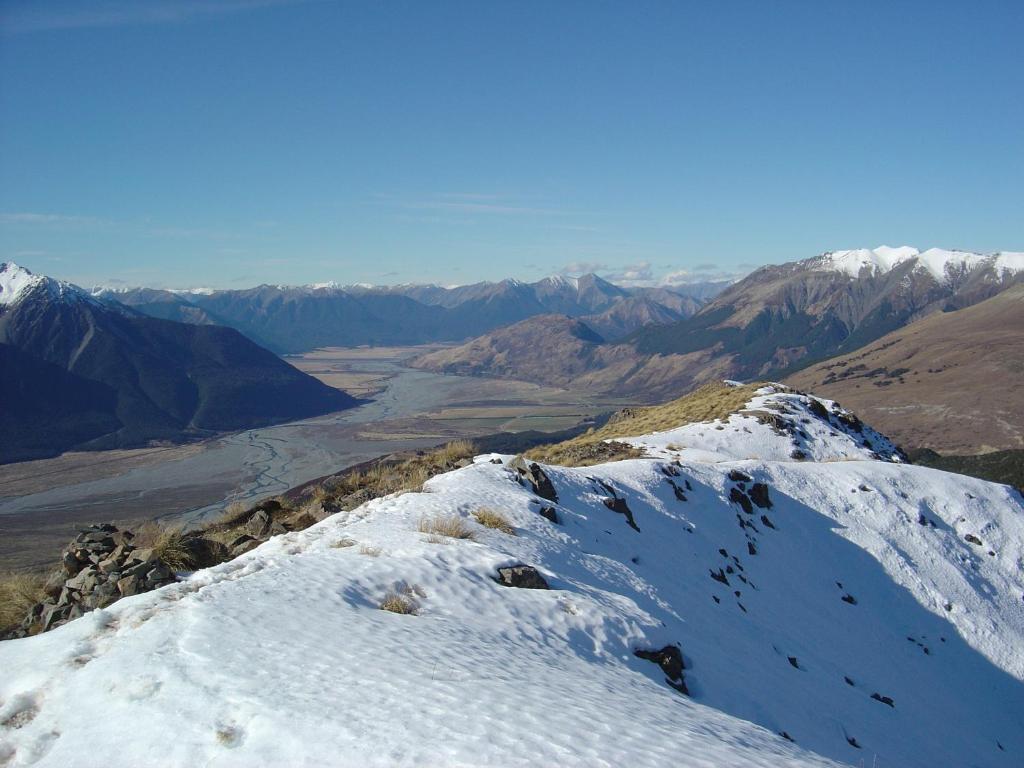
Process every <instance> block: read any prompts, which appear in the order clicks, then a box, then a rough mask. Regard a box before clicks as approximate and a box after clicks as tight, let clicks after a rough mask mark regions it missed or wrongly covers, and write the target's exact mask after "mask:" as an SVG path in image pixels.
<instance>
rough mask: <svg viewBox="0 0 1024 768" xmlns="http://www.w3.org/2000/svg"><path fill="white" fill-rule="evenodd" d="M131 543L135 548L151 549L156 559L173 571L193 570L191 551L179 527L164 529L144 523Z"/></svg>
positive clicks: (193, 563) (155, 524)
mask: <svg viewBox="0 0 1024 768" xmlns="http://www.w3.org/2000/svg"><path fill="white" fill-rule="evenodd" d="M133 543H134V544H135V546H136V547H137V548H143V547H145V548H152V550H153V554H154V555H156V558H157V559H158V560H160V561H161V562H162V563H163V564H164V565H166V566H167V567H168V568H170V569H171V570H173V571H191V570H194V569H195V566H196V564H195V562H194V561H193V556H192V551H191V550H190V549H189V547H188V545H187V544H186V540H185V535H184V531H183V529H182V528H180V527H166V526H163V525H160V524H159V523H156V522H151V523H146V524H145V525H143V526H142V527H140V528H139V532H138V533H137V534H136V536H135V540H134V542H133Z"/></svg>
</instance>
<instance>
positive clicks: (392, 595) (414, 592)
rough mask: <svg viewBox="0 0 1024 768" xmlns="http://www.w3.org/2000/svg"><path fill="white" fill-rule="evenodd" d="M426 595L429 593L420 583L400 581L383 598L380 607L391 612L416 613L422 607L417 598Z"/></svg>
mask: <svg viewBox="0 0 1024 768" xmlns="http://www.w3.org/2000/svg"><path fill="white" fill-rule="evenodd" d="M426 596H427V593H426V592H425V591H424V589H423V587H421V586H420V585H419V584H407V583H405V582H404V581H400V582H398V583H397V584H396V585H395V588H394V589H393V590H391V591H390V592H388V593H387V594H386V595H385V596H384V599H383V600H381V602H380V608H381V610H382V611H391V613H405V614H412V615H415V614H416V613H418V612H419V609H420V605H419V603H418V602H417V601H416V598H417V597H426Z"/></svg>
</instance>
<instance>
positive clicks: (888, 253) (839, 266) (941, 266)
mask: <svg viewBox="0 0 1024 768" xmlns="http://www.w3.org/2000/svg"><path fill="white" fill-rule="evenodd" d="M908 261H916V269H922V270H924V271H926V272H928V273H929V274H930V275H931V276H932V277H934V278H935V279H936V280H938V281H940V282H944V281H946V280H948V279H949V278H950V277H954V276H956V275H958V274H963V273H964V272H970V271H972V270H974V269H977V268H979V267H986V266H990V267H992V269H993V270H995V272H996V274H997V275H998V276H999V277H1004V276H1005V275H1006V274H1008V273H1010V274H1012V273H1014V272H1019V271H1024V253H1015V252H1010V251H1000V252H996V253H988V254H985V253H974V252H972V251H957V250H952V251H951V250H945V249H943V248H929V249H928V250H926V251H919V250H918V249H917V248H913V247H911V246H909V245H904V246H900V247H898V248H892V247H889V246H887V245H881V246H878V247H877V248H855V249H852V250H845V251H828V252H826V253H823V254H822V255H821V256H818V257H816V258H814V259H810V260H809V262H810V265H811V266H812V267H815V268H818V269H825V270H829V271H834V272H842V273H844V274H847V275H849V276H850V277H860V275H861V272H862V271H863V270H865V269H867V270H868V271H869V272H871V273H875V274H885V273H886V272H889V271H890V270H892V269H894V268H896V267H897V266H899V265H900V264H903V263H905V262H908Z"/></svg>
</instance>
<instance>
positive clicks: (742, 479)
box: [729, 469, 753, 483]
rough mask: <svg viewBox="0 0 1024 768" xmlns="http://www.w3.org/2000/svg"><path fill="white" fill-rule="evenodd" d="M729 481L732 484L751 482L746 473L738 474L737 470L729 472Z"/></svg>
mask: <svg viewBox="0 0 1024 768" xmlns="http://www.w3.org/2000/svg"><path fill="white" fill-rule="evenodd" d="M729 479H730V480H732V481H733V482H734V483H749V482H751V481H752V480H753V478H752V477H751V476H750V475H748V474H747V473H746V472H740V471H739V470H738V469H731V470H729Z"/></svg>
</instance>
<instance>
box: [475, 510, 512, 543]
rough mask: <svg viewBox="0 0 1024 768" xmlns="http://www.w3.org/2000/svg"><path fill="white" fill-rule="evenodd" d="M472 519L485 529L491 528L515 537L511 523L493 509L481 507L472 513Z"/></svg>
mask: <svg viewBox="0 0 1024 768" xmlns="http://www.w3.org/2000/svg"><path fill="white" fill-rule="evenodd" d="M473 517H474V518H476V521H477V522H478V523H480V525H482V526H484V527H485V528H493V529H494V530H496V531H501V532H502V533H507V534H508V535H509V536H515V535H516V529H515V528H513V527H512V523H510V522H509V521H508V518H507V517H505V516H504V515H503V514H501V512H498V511H497V510H495V509H491V508H490V507H481V508H480V509H478V510H477V511H476V512H474V513H473Z"/></svg>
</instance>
